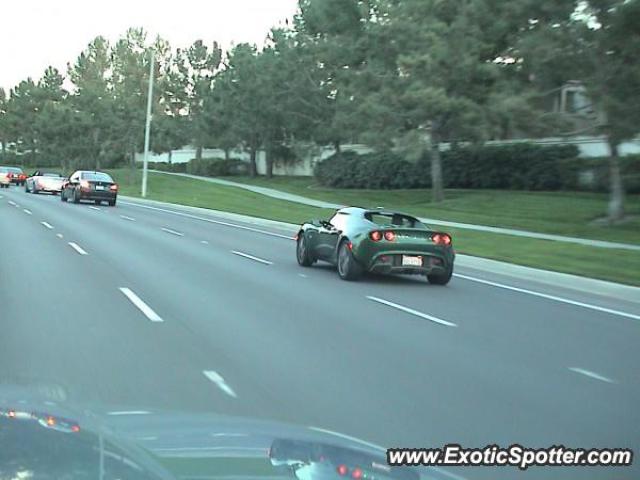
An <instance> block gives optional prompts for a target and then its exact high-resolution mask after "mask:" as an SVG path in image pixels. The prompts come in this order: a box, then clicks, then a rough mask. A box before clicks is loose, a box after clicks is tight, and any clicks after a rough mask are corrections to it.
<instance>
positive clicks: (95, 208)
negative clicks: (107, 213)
mask: <svg viewBox="0 0 640 480" xmlns="http://www.w3.org/2000/svg"><path fill="white" fill-rule="evenodd" d="M89 208H90V209H91V210H97V211H98V212H101V211H102V210H100V209H99V208H98V207H89Z"/></svg>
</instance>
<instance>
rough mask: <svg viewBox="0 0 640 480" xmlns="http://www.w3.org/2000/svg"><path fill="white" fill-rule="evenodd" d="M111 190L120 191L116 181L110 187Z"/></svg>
mask: <svg viewBox="0 0 640 480" xmlns="http://www.w3.org/2000/svg"><path fill="white" fill-rule="evenodd" d="M109 190H111V191H112V192H117V191H118V185H116V184H115V183H114V184H113V185H111V186H110V187H109Z"/></svg>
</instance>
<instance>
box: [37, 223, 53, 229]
mask: <svg viewBox="0 0 640 480" xmlns="http://www.w3.org/2000/svg"><path fill="white" fill-rule="evenodd" d="M40 224H41V225H43V226H45V227H46V228H48V229H49V230H53V226H52V225H50V224H48V223H47V222H40Z"/></svg>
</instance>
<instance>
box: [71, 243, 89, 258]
mask: <svg viewBox="0 0 640 480" xmlns="http://www.w3.org/2000/svg"><path fill="white" fill-rule="evenodd" d="M69 246H70V247H71V248H73V249H74V250H75V251H76V252H78V253H79V254H80V255H89V254H88V253H87V252H85V251H84V250H83V249H82V247H81V246H80V245H78V244H77V243H74V242H69Z"/></svg>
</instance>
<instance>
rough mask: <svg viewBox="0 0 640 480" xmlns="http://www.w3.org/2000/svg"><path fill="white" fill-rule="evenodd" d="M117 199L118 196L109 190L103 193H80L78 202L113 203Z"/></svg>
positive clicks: (93, 191)
mask: <svg viewBox="0 0 640 480" xmlns="http://www.w3.org/2000/svg"><path fill="white" fill-rule="evenodd" d="M117 197H118V194H117V193H115V192H111V191H109V190H105V191H95V190H92V191H90V192H83V191H80V200H103V201H105V202H106V201H114V200H115V199H116V198H117Z"/></svg>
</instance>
